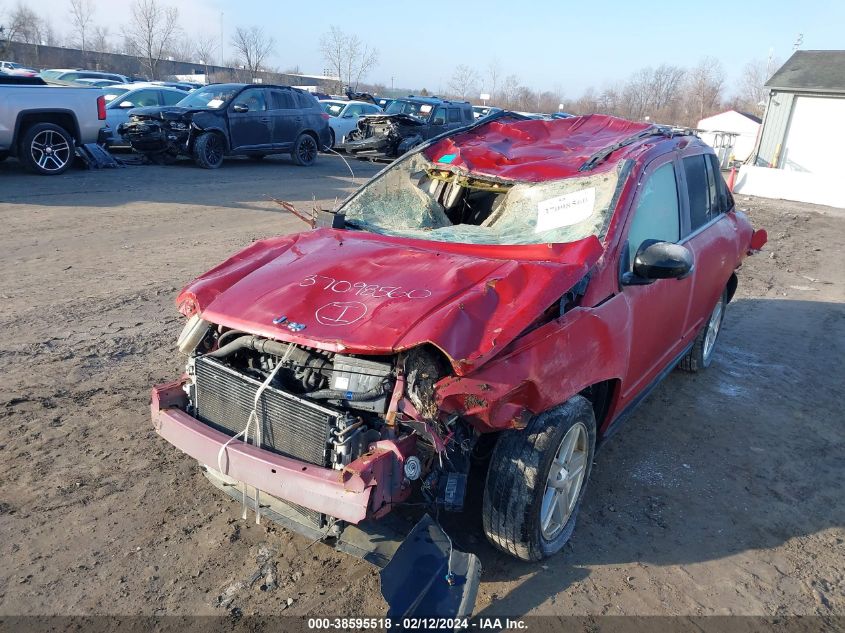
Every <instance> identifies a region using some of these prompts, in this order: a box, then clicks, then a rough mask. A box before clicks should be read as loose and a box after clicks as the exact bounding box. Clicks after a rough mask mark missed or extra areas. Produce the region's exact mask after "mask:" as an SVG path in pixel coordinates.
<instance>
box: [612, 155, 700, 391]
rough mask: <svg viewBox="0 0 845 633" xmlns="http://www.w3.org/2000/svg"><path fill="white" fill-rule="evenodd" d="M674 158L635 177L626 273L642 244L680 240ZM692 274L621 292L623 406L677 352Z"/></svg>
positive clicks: (660, 161) (654, 163)
mask: <svg viewBox="0 0 845 633" xmlns="http://www.w3.org/2000/svg"><path fill="white" fill-rule="evenodd" d="M675 157H676V154H675V153H672V154H667V155H665V156H661V157H659V158H656V159H655V160H654V161H652V162H651V163H650V164H649V165H648V166H647V168H646V170H645V172H644V174H643V176H642V178H640V183H639V186H638V190H637V194H636V197H635V199H634V202H633V205H632V207H631V208H632V211H631V213H630V216H629V218H628V223H627V224H628V226H627V244H628V253H629V256H628V258H627V262H625V261H623V264H622V265H623V266H625V265H626V264H627V271H630V270H631V269H632V264H633V260H634V256H635V255H636V252H637V250H638V249H639V247H640V245H641V244H642V243H643V241H645V240H649V239H655V240H660V241H664V242H679V241H680V238H681V235H682V227H683V225H684V224H685V222H682V212H683V206H682V204H681V200H682V198H681V196H680V195H679V193H680V192H681V189H680V184H681V181H680V179H679V177H678V176H679V174H678V173H677V167H678V162H677V160H676V158H675ZM623 248H624V246H623ZM623 259H625V258H623ZM694 274H695V273H694V272H693V275H689V276H687V277H685V278H683V279H658V280H656V281H653V282H652V283H650V284H648V285H626V286H625V287H624V288H623V295H624V296H625V299H626V301H627V302H628V305H629V311H630V315H631V317H630V322H629V327H630V329H631V333H630V340H631V343H630V352H629V356H628V370H627V372H626V376H625V380H624V381H623V391H622V399H623V400H624V401H626V402H627V401H630V400H631V399H633V398H634V397H635V396H636V395H637V394H638V393H639V392H640V391H641V390H642V389H643V388H644V387H646V386H647V385H648V384H649V383H650V382H651V381H652V380H653V379H654V378H655V377H656V376H658V375H659V374H660V371H661V370H662V369H663V368H664V367H665V366H666V365H667V364H668V363H669V362H670V361H671V360H673V359H674V358H675V357H676V356H677V355H678V354H679V353H680V352H681V351H682V350H683V347H684V344H683V336H684V334H685V325H686V322H687V308H688V305H689V299H690V293H691V290H692V286H693V277H694Z"/></svg>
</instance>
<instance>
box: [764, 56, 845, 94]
mask: <svg viewBox="0 0 845 633" xmlns="http://www.w3.org/2000/svg"><path fill="white" fill-rule="evenodd" d="M766 88H771V89H772V90H789V91H808V92H837V93H845V51H795V52H794V53H793V54H792V57H790V58H789V59H787V60H786V63H785V64H784V65H783V66H781V67H780V68H779V69H778V71H777V72H776V73H775V74H774V75H772V77H771V79H769V81H767V82H766Z"/></svg>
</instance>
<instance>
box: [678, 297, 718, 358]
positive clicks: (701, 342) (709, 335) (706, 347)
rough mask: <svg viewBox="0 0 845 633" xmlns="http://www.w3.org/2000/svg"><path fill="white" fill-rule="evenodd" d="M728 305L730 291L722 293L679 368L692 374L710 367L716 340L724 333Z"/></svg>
mask: <svg viewBox="0 0 845 633" xmlns="http://www.w3.org/2000/svg"><path fill="white" fill-rule="evenodd" d="M727 305H728V291H727V289H725V290H723V291H722V296H720V297H719V301H717V302H716V305H715V306H714V307H713V310H712V311H711V312H710V317H709V318H708V319H707V322H706V323H705V324H704V326H702V328H701V330H700V331H699V332H698V335H697V336H696V337H695V342H694V343H693V344H692V348H690V351H689V352H688V353H687V355H686V356H684V357H683V358H682V359H681V362H680V363H678V368H679V369H682V370H683V371H687V372H689V373H691V374H695V373H698V372H700V371H701V370H703V369H707V368H708V367H710V363H712V362H713V350H714V349H715V348H716V340H717V338H718V337H719V332H721V331H722V321H723V320H724V319H725V307H726V306H727Z"/></svg>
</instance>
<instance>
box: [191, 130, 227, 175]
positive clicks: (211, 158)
mask: <svg viewBox="0 0 845 633" xmlns="http://www.w3.org/2000/svg"><path fill="white" fill-rule="evenodd" d="M225 149H226V148H225V147H224V145H223V139H222V138H220V135H219V134H217V133H215V132H205V133H203V134H201V135H200V136H199V137H198V138H197V140H196V141H194V162H195V163H196V164H197V165H199V166H200V167H202V168H203V169H217V168H218V167H220V165H222V164H223V155H224V154H225Z"/></svg>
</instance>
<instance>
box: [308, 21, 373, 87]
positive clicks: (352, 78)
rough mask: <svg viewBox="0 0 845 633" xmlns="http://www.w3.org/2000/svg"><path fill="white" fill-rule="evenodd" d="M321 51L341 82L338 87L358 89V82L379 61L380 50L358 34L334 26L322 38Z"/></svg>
mask: <svg viewBox="0 0 845 633" xmlns="http://www.w3.org/2000/svg"><path fill="white" fill-rule="evenodd" d="M320 52H321V53H322V54H323V60H324V61H325V62H326V65H327V66H328V68H329V69H330V70H331V72H333V73H334V74H335V76H336V77H337V81H338V83H339V84H340V85H339V86H338V88H339V89H340V90H343V89H344V88H349V89H351V90H357V89H358V84H359V83H360V82H361V80H362V79H363V78H364V77H366V76H367V74H368V73H369V72H370V71H371V70H372V69H373V68H374V67H375V66H376V64H377V63H378V51H377V50H376V49H374V48H370V47H369V46H368V45H367V44H364V42H362V41H361V40H360V38H359V37H358V36H357V35H349V34H347V33H344V32H343V31H341V30H340V29H339V28H338V27H336V26H332V27H331V28H330V29H329V31H328V33H324V34H323V36H322V37H321V38H320Z"/></svg>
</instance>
